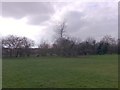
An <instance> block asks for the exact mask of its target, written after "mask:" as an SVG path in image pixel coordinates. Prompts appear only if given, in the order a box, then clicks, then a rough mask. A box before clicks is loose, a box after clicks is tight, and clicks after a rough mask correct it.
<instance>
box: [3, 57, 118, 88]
mask: <svg viewBox="0 0 120 90" xmlns="http://www.w3.org/2000/svg"><path fill="white" fill-rule="evenodd" d="M117 87H118V56H117V55H101V56H99V55H98V56H97V55H96V56H81V57H79V58H63V57H32V58H31V57H29V58H6V59H3V88H117Z"/></svg>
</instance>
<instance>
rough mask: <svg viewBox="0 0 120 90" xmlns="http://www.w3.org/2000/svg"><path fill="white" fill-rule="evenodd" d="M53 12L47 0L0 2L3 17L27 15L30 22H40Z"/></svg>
mask: <svg viewBox="0 0 120 90" xmlns="http://www.w3.org/2000/svg"><path fill="white" fill-rule="evenodd" d="M53 13H54V8H53V6H52V5H51V3H47V2H3V4H2V15H3V17H13V18H16V19H21V18H23V17H29V18H28V19H29V23H31V24H40V23H41V22H44V21H46V20H49V18H50V16H51V15H52V14H53Z"/></svg>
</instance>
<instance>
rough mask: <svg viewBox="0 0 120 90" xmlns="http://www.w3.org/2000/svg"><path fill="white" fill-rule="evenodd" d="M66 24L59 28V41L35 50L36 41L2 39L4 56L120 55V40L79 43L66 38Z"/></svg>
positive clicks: (17, 38)
mask: <svg viewBox="0 0 120 90" xmlns="http://www.w3.org/2000/svg"><path fill="white" fill-rule="evenodd" d="M65 29H66V23H65V22H63V23H61V24H59V25H58V26H57V30H56V31H57V32H56V34H57V36H58V37H57V39H56V41H55V42H54V43H53V44H52V45H51V44H49V43H46V42H43V43H41V44H40V45H38V47H37V48H34V45H35V43H34V41H33V40H30V39H28V38H26V37H18V36H13V35H9V36H7V37H4V38H3V39H2V49H3V50H2V51H3V52H2V55H3V57H4V56H9V57H22V56H30V55H34V56H37V57H39V56H66V57H75V56H80V55H103V54H118V53H120V39H118V40H115V39H114V38H112V37H111V36H109V35H106V36H104V37H103V38H102V39H101V40H100V41H96V40H95V39H94V38H90V37H89V38H87V39H86V40H84V41H78V40H76V39H75V38H74V39H73V38H71V37H70V36H65V33H66V32H65Z"/></svg>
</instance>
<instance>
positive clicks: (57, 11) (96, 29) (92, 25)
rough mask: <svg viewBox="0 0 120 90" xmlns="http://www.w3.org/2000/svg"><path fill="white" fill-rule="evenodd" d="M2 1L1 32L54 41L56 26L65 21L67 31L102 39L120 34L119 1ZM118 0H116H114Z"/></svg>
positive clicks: (69, 33) (80, 35)
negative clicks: (119, 32)
mask: <svg viewBox="0 0 120 90" xmlns="http://www.w3.org/2000/svg"><path fill="white" fill-rule="evenodd" d="M104 1H105V2H95V1H94V0H93V2H88V1H87V2H80V0H76V2H75V0H73V1H71V2H2V15H0V25H1V26H0V27H1V29H0V33H1V34H2V36H6V35H9V34H13V35H18V36H26V37H28V38H31V39H33V40H35V41H36V42H39V41H40V40H47V41H52V40H54V38H55V37H54V36H55V30H56V28H55V26H56V25H57V24H58V23H59V22H61V21H63V20H65V21H66V23H67V27H66V29H65V30H66V34H67V35H69V36H72V37H76V38H81V39H86V38H87V37H93V38H95V39H100V38H102V37H103V36H104V35H111V36H112V37H115V38H117V36H118V2H115V1H114V0H110V1H106V0H104ZM113 1H114V2H113Z"/></svg>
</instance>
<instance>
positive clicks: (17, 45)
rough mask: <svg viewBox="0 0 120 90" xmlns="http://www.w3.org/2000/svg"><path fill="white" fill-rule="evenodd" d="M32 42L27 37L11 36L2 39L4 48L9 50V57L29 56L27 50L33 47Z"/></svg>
mask: <svg viewBox="0 0 120 90" xmlns="http://www.w3.org/2000/svg"><path fill="white" fill-rule="evenodd" d="M33 45H34V43H33V41H32V40H30V39H28V38H26V37H18V36H13V35H9V36H7V37H5V38H3V39H2V47H3V48H4V49H6V48H7V49H6V50H7V52H8V53H9V56H16V57H18V56H22V55H23V54H28V53H26V52H28V50H27V49H29V48H30V47H31V46H33Z"/></svg>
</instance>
